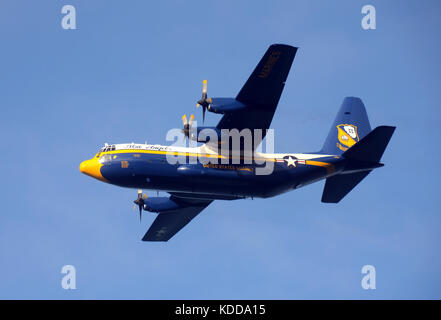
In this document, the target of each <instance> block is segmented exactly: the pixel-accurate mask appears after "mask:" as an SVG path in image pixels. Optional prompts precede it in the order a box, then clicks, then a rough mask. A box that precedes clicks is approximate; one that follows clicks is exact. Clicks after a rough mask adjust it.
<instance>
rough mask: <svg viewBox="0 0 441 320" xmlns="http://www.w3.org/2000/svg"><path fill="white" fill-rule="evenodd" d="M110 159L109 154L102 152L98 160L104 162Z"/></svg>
mask: <svg viewBox="0 0 441 320" xmlns="http://www.w3.org/2000/svg"><path fill="white" fill-rule="evenodd" d="M111 160H112V156H111V155H110V154H103V155H102V156H101V158H100V159H99V160H98V161H99V162H100V163H102V164H104V163H106V162H110V161H111Z"/></svg>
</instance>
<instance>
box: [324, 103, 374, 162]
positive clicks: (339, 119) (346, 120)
mask: <svg viewBox="0 0 441 320" xmlns="http://www.w3.org/2000/svg"><path fill="white" fill-rule="evenodd" d="M370 131H371V125H370V123H369V119H368V116H367V113H366V108H365V107H364V104H363V102H362V101H361V99H360V98H356V97H346V98H345V99H344V100H343V103H342V105H341V107H340V110H339V111H338V113H337V116H336V117H335V120H334V123H333V124H332V127H331V130H330V131H329V134H328V137H327V138H326V140H325V144H324V145H323V148H322V150H321V151H320V152H321V153H324V154H342V153H343V152H345V151H346V150H348V149H349V148H350V147H352V146H353V145H354V144H356V143H357V142H358V141H359V140H360V139H362V138H363V137H365V136H366V135H367V134H368V133H369V132H370Z"/></svg>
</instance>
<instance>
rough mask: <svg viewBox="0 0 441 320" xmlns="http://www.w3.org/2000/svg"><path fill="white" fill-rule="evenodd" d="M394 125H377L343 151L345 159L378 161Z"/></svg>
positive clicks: (393, 129)
mask: <svg viewBox="0 0 441 320" xmlns="http://www.w3.org/2000/svg"><path fill="white" fill-rule="evenodd" d="M394 131H395V127H390V126H379V127H376V128H375V129H374V130H372V131H371V132H369V133H368V134H367V135H366V136H365V137H364V138H363V139H361V140H360V142H358V143H356V144H355V145H354V146H352V147H351V148H349V149H348V150H347V151H346V152H344V153H343V157H345V158H347V159H354V160H361V161H369V162H379V161H380V159H381V157H382V155H383V153H384V150H385V149H386V147H387V145H388V143H389V140H390V138H391V137H392V134H393V133H394Z"/></svg>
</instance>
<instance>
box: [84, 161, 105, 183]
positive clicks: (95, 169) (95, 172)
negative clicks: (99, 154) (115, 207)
mask: <svg viewBox="0 0 441 320" xmlns="http://www.w3.org/2000/svg"><path fill="white" fill-rule="evenodd" d="M101 167H102V164H101V163H100V162H99V161H98V159H97V158H93V159H90V160H86V161H83V162H81V164H80V171H81V172H82V173H84V174H87V175H88V176H91V177H92V178H95V179H98V180H101V181H104V182H107V180H106V179H105V178H104V177H103V176H102V175H101Z"/></svg>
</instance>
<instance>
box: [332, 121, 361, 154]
mask: <svg viewBox="0 0 441 320" xmlns="http://www.w3.org/2000/svg"><path fill="white" fill-rule="evenodd" d="M337 130H338V141H339V142H337V147H338V148H339V149H340V150H342V151H346V150H348V149H349V148H350V147H352V146H353V145H354V144H356V143H357V142H358V141H359V140H360V139H359V137H358V133H357V127H356V126H354V125H352V124H339V125H338V126H337Z"/></svg>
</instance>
